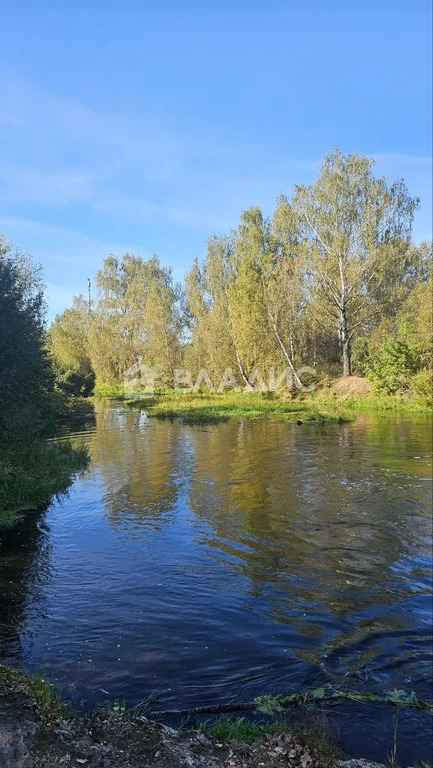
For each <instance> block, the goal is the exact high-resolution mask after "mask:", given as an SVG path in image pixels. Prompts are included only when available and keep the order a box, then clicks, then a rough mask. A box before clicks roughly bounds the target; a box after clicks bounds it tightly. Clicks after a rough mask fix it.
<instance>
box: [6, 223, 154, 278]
mask: <svg viewBox="0 0 433 768" xmlns="http://www.w3.org/2000/svg"><path fill="white" fill-rule="evenodd" d="M0 231H3V232H7V233H8V238H9V239H11V240H12V241H13V242H14V243H16V244H18V243H19V245H20V247H21V248H23V249H24V250H26V249H27V250H29V251H31V253H32V254H33V255H34V256H35V258H36V259H43V260H44V262H45V263H47V262H54V263H57V264H59V265H63V267H64V268H65V267H67V266H68V265H69V266H72V267H74V268H75V267H79V268H80V269H81V267H84V266H86V267H88V268H89V270H90V271H94V270H96V269H97V268H99V267H100V265H101V262H102V260H103V259H104V258H105V257H106V256H108V254H110V253H113V254H115V255H118V256H121V255H122V254H124V253H126V252H127V251H131V252H135V253H138V252H139V248H138V247H137V245H136V244H135V245H134V244H133V243H121V242H115V241H112V240H108V239H107V240H104V239H100V238H96V237H89V236H88V235H85V234H83V233H82V232H79V231H77V230H74V229H68V228H67V227H61V226H55V225H51V224H44V223H41V222H39V221H32V220H29V219H22V218H19V217H12V216H1V217H0ZM17 233H19V237H17ZM142 255H143V256H147V255H150V254H149V253H142ZM83 274H84V273H83ZM86 277H87V275H86ZM80 279H81V277H80Z"/></svg>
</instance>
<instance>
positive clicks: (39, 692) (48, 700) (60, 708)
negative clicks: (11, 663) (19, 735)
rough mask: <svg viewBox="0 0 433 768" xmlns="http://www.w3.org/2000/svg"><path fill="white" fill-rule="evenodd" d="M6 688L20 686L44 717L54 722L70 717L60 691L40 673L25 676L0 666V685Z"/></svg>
mask: <svg viewBox="0 0 433 768" xmlns="http://www.w3.org/2000/svg"><path fill="white" fill-rule="evenodd" d="M1 682H4V683H6V685H7V686H11V685H12V686H15V685H19V686H21V687H22V688H23V689H24V691H26V692H27V693H28V694H30V695H31V696H32V697H33V698H34V700H35V702H36V703H37V705H38V707H39V708H40V710H41V713H42V715H43V716H44V717H46V718H49V719H55V720H66V719H67V718H68V717H70V715H71V711H70V708H69V707H68V705H67V704H66V702H64V701H63V700H62V695H61V691H60V689H59V688H57V686H56V685H54V684H53V683H50V682H48V680H46V679H45V677H44V675H43V674H42V673H41V672H37V673H36V674H34V675H26V674H24V673H23V672H20V671H19V670H17V669H13V668H12V667H8V666H7V665H5V664H0V683H1Z"/></svg>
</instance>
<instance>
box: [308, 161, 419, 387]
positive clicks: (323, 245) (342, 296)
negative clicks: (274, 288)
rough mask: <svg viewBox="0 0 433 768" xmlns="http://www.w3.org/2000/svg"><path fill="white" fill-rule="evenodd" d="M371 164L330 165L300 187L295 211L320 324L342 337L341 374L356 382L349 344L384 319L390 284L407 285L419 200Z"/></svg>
mask: <svg viewBox="0 0 433 768" xmlns="http://www.w3.org/2000/svg"><path fill="white" fill-rule="evenodd" d="M373 165H374V161H373V160H372V159H370V158H368V157H366V156H362V155H357V154H351V155H347V156H345V155H343V154H342V152H341V151H340V150H338V149H337V150H335V151H334V152H331V153H329V154H328V155H326V157H325V158H324V161H323V163H322V167H321V170H320V175H319V178H318V179H317V181H316V182H314V184H311V185H308V186H297V187H295V194H294V197H293V207H294V210H295V212H296V214H297V215H298V218H299V225H300V231H301V237H302V239H303V245H304V250H305V254H306V257H307V260H308V275H309V277H310V281H311V290H312V292H313V295H314V296H315V297H316V298H317V299H318V301H317V307H320V308H321V312H322V317H321V318H320V320H319V318H317V320H318V321H319V322H321V323H322V325H323V326H325V327H326V328H327V329H328V330H330V331H331V332H332V333H333V334H335V333H336V334H337V335H338V339H339V342H340V345H341V350H342V357H343V374H344V375H345V376H348V375H350V374H351V342H352V339H353V338H354V335H355V334H356V333H357V331H358V329H361V327H362V326H365V325H366V324H367V323H368V321H369V320H370V319H371V318H372V317H373V316H374V315H377V314H378V313H379V312H380V303H379V302H380V292H381V289H382V288H383V287H384V286H385V285H386V283H387V282H388V281H389V282H393V281H394V280H397V281H398V280H399V279H403V275H402V274H401V273H402V266H404V259H403V258H402V255H404V254H405V252H406V249H408V247H409V241H410V235H411V229H412V220H413V214H414V211H415V210H416V208H417V205H418V200H417V199H415V198H412V197H410V196H409V194H408V191H407V188H406V185H405V184H404V182H403V180H399V181H396V182H394V183H392V184H388V182H387V180H386V179H385V178H376V177H375V176H374V174H373Z"/></svg>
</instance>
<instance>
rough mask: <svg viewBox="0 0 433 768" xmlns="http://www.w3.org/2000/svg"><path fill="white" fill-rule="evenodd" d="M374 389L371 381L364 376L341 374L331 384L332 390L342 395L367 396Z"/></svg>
mask: <svg viewBox="0 0 433 768" xmlns="http://www.w3.org/2000/svg"><path fill="white" fill-rule="evenodd" d="M372 391H373V389H372V386H371V384H370V382H369V381H367V379H364V378H363V377H362V376H341V378H340V379H337V380H336V381H334V383H333V384H332V386H331V392H333V393H334V394H336V395H340V396H341V397H367V396H368V395H371V394H372Z"/></svg>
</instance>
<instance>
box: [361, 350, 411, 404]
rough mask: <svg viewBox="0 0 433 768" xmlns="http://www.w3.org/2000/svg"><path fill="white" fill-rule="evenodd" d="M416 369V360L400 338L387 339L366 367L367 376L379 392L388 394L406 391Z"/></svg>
mask: <svg viewBox="0 0 433 768" xmlns="http://www.w3.org/2000/svg"><path fill="white" fill-rule="evenodd" d="M413 371H414V360H413V356H412V353H411V350H410V349H409V347H408V345H407V344H406V343H405V342H404V341H400V340H399V339H392V338H390V339H387V340H386V341H385V342H384V343H383V344H382V345H381V347H379V349H378V351H377V353H376V354H375V355H373V356H371V357H370V360H369V362H368V364H367V367H366V374H367V378H368V379H369V380H370V381H371V382H372V384H373V387H374V388H375V390H376V391H377V392H385V393H386V394H388V395H395V394H397V393H401V392H405V391H406V390H407V388H408V386H409V380H410V376H411V374H412V373H413Z"/></svg>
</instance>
